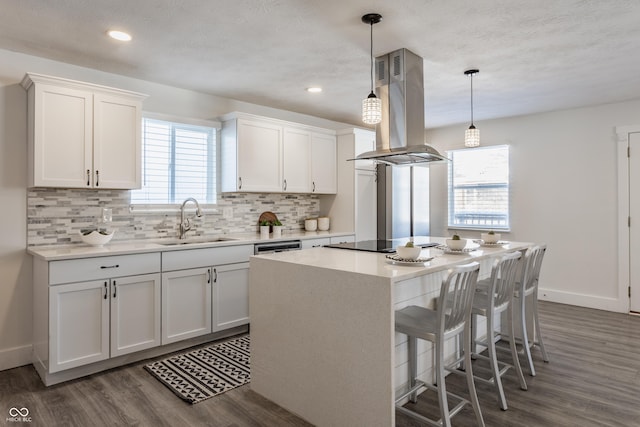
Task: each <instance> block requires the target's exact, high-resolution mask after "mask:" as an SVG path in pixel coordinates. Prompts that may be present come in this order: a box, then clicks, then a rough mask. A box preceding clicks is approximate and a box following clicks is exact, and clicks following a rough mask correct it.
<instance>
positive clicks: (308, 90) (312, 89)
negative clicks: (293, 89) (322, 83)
mask: <svg viewBox="0 0 640 427" xmlns="http://www.w3.org/2000/svg"><path fill="white" fill-rule="evenodd" d="M307 92H311V93H320V92H322V88H321V87H317V86H313V87H308V88H307Z"/></svg>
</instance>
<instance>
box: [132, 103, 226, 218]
mask: <svg viewBox="0 0 640 427" xmlns="http://www.w3.org/2000/svg"><path fill="white" fill-rule="evenodd" d="M144 119H151V120H160V121H166V122H171V123H174V124H178V125H186V126H189V125H192V126H202V127H208V128H212V129H213V137H214V140H213V144H214V148H215V150H214V151H215V159H216V161H215V170H214V171H213V173H208V177H207V179H208V180H210V179H213V180H215V189H213V186H212V187H211V189H210V190H211V191H214V192H215V201H214V202H209V201H204V200H203V201H201V200H198V202H199V204H200V205H201V206H215V205H217V201H218V195H219V194H220V131H221V129H222V123H220V122H219V121H216V120H205V119H195V118H191V117H181V116H175V115H170V114H163V113H154V112H148V111H143V112H142V123H141V128H142V129H144ZM143 132H144V131H143ZM143 136H144V135H141V141H140V143H141V144H142V151H144V145H143V144H144V141H143V140H142V138H143ZM172 138H173V137H172ZM172 150H175V146H174V147H172ZM143 157H144V154H143ZM140 161H141V162H142V161H143V158H141V159H140ZM141 168H142V164H141ZM142 169H143V168H142ZM171 175H175V170H173V169H172V170H171ZM144 178H145V177H144V176H142V183H143V184H142V185H144ZM174 178H175V176H174ZM141 188H142V187H141ZM131 191H135V190H131ZM174 191H175V189H174V190H172V192H174ZM173 197H175V194H174V195H173ZM181 204H182V201H175V202H173V203H171V202H169V203H144V202H142V203H136V202H134V201H133V200H132V198H131V195H130V199H129V210H130V211H131V212H134V211H135V212H173V211H175V210H176V209H179V208H178V207H179V206H180V205H181Z"/></svg>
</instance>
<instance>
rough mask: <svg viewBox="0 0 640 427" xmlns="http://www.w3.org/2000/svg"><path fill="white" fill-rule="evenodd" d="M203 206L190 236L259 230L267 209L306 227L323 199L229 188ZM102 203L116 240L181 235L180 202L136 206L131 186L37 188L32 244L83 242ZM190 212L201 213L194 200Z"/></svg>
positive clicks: (32, 201) (30, 214)
mask: <svg viewBox="0 0 640 427" xmlns="http://www.w3.org/2000/svg"><path fill="white" fill-rule="evenodd" d="M201 207H202V208H203V210H204V216H203V217H201V218H194V219H193V220H192V224H193V226H192V229H191V230H190V231H189V232H188V234H187V235H188V237H195V236H199V237H209V236H218V235H223V234H230V233H247V232H256V231H258V217H259V216H260V214H261V213H262V212H265V211H271V212H273V213H275V214H276V216H277V217H278V219H279V220H280V221H282V223H283V225H284V227H285V229H286V230H299V229H303V228H304V218H307V217H313V216H318V214H319V209H320V202H319V199H318V196H316V195H309V194H257V193H256V194H254V193H224V194H220V195H218V203H217V204H216V205H207V204H201ZM102 208H111V209H112V211H113V222H112V225H111V228H113V229H114V230H116V233H115V235H114V237H113V240H112V241H118V240H132V239H159V238H165V237H167V238H177V237H178V233H179V222H180V210H179V205H176V206H170V207H167V208H161V207H138V206H135V207H134V208H133V209H131V208H130V200H129V191H128V190H84V189H59V188H35V189H31V190H30V191H29V192H28V193H27V245H28V246H41V245H54V244H73V243H81V240H80V235H79V231H80V230H82V229H86V228H90V227H95V226H96V224H97V221H98V218H99V216H100V215H101V212H102ZM187 212H188V214H189V217H194V216H195V215H194V212H195V209H194V205H193V204H192V203H190V204H188V205H187ZM224 213H226V214H227V215H226V217H225V215H223V214H224Z"/></svg>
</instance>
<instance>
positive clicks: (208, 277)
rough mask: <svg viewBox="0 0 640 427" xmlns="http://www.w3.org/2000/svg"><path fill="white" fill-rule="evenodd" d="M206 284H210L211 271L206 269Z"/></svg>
mask: <svg viewBox="0 0 640 427" xmlns="http://www.w3.org/2000/svg"><path fill="white" fill-rule="evenodd" d="M207 283H211V269H209V268H207Z"/></svg>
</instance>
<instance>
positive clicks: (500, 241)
mask: <svg viewBox="0 0 640 427" xmlns="http://www.w3.org/2000/svg"><path fill="white" fill-rule="evenodd" d="M474 242H476V243H478V244H479V245H480V246H485V247H487V248H495V247H496V246H502V245H506V244H508V243H509V242H508V241H506V240H498V241H497V242H496V243H489V242H485V241H484V240H474Z"/></svg>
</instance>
